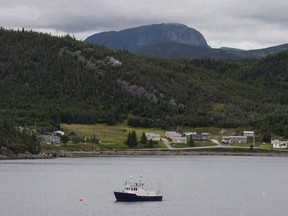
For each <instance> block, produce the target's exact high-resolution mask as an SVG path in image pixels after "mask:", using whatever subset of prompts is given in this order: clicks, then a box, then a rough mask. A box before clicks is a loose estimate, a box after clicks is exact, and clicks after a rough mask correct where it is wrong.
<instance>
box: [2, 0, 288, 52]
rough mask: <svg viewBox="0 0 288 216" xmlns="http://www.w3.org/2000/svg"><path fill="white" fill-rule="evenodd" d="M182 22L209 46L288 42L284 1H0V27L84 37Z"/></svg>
mask: <svg viewBox="0 0 288 216" xmlns="http://www.w3.org/2000/svg"><path fill="white" fill-rule="evenodd" d="M155 23H182V24H184V25H187V26H189V27H192V28H194V29H196V30H198V31H200V32H201V33H202V34H203V36H204V37H205V38H206V40H207V42H208V44H209V45H210V46H211V47H213V48H218V47H234V48H242V49H256V48H264V47H269V46H274V45H279V44H284V43H288V37H287V35H288V1H287V0H77V1H76V0H0V26H2V27H4V28H9V29H17V28H22V27H24V28H25V29H29V30H30V29H33V30H35V31H42V32H50V33H51V34H52V35H63V34H67V33H69V34H70V35H74V36H75V37H76V38H77V39H79V40H84V39H86V37H88V36H90V35H91V34H93V33H97V32H102V31H111V30H116V31H117V30H122V29H126V28H132V27H137V26H141V25H148V24H155Z"/></svg>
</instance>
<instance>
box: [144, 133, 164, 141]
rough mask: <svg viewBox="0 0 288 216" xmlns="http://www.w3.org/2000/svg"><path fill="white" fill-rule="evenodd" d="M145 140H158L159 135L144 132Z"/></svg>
mask: <svg viewBox="0 0 288 216" xmlns="http://www.w3.org/2000/svg"><path fill="white" fill-rule="evenodd" d="M145 136H146V138H147V140H152V141H160V139H161V137H160V135H159V134H156V133H145Z"/></svg>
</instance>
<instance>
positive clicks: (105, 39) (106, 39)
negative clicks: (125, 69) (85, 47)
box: [85, 23, 209, 52]
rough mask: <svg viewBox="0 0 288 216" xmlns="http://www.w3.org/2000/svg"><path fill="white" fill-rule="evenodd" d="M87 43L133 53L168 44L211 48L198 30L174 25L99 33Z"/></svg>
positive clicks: (87, 40) (155, 25) (156, 25)
mask: <svg viewBox="0 0 288 216" xmlns="http://www.w3.org/2000/svg"><path fill="white" fill-rule="evenodd" d="M85 42H88V43H93V44H97V45H104V46H107V47H110V48H113V49H120V50H128V51H131V52H135V51H137V50H138V49H140V48H142V47H145V46H148V45H151V44H158V43H167V42H175V43H181V44H187V45H192V46H201V47H207V48H208V47H209V46H208V44H207V42H206V40H205V38H204V37H203V35H202V34H201V33H200V32H198V31H197V30H195V29H193V28H189V27H187V26H185V25H182V24H172V23H167V24H153V25H147V26H140V27H137V28H131V29H125V30H122V31H118V32H116V31H111V32H103V33H98V34H94V35H92V36H90V37H88V38H87V39H86V40H85Z"/></svg>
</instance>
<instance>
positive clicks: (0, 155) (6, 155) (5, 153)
mask: <svg viewBox="0 0 288 216" xmlns="http://www.w3.org/2000/svg"><path fill="white" fill-rule="evenodd" d="M53 157H54V156H53V155H52V154H50V153H45V152H41V153H39V154H31V153H30V152H26V153H18V154H15V153H14V152H12V151H10V150H7V149H6V148H3V147H2V148H1V152H0V160H3V159H48V158H53Z"/></svg>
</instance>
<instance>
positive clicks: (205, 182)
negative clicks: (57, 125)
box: [0, 156, 288, 216]
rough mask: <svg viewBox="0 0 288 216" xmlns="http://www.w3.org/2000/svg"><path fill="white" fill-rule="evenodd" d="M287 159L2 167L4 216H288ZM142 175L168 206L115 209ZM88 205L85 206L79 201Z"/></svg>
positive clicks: (66, 161) (105, 160)
mask: <svg viewBox="0 0 288 216" xmlns="http://www.w3.org/2000/svg"><path fill="white" fill-rule="evenodd" d="M287 165H288V158H275V157H273V158H271V157H227V156H225V157H222V156H217V157H211V156H209V157H206V156H203V157H202V156H193V157H191V156H181V157H180V156H179V157H178V156H172V157H170V156H169V157H100V158H72V159H70V158H59V159H51V160H12V161H0V183H1V185H0V215H1V216H8V215H11V216H24V215H25V216H26V215H27V216H28V215H29V216H58V215H59V216H74V215H75V216H80V215H81V216H83V215H87V216H92V215H95V216H96V215H97V216H112V215H121V216H130V215H141V216H142V215H143V216H149V215H151V216H160V215H161V216H162V215H165V216H170V215H171V216H182V215H185V216H186V215H193V216H202V215H203V216H210V215H211V216H240V215H241V216H242V215H243V216H250V215H253V216H258V215H259V216H260V215H261V216H272V215H277V216H287V215H288V210H287V209H288V202H287V197H288V172H287V170H288V168H287ZM140 169H142V171H143V175H144V177H145V179H146V180H147V181H148V180H149V181H148V184H149V185H150V186H153V187H158V184H159V182H161V184H162V188H163V195H164V196H163V201H162V202H144V203H143V202H142V203H141V202H138V203H121V202H115V198H114V195H113V193H112V192H113V190H115V189H121V188H122V185H123V183H124V181H125V180H127V179H128V178H129V176H130V175H134V176H135V177H136V176H138V175H139V173H140ZM81 198H82V202H81V201H80V199H81Z"/></svg>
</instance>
